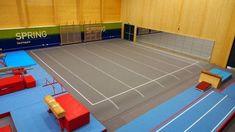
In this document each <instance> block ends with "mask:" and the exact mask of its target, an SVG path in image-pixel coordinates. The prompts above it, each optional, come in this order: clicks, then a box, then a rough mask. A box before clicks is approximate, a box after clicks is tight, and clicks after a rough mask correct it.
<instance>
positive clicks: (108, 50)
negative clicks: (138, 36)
mask: <svg viewBox="0 0 235 132" xmlns="http://www.w3.org/2000/svg"><path fill="white" fill-rule="evenodd" d="M98 46H99V45H98ZM99 47H100V48H102V49H104V50H106V51H108V52H111V53H112V54H116V55H118V56H121V57H124V58H127V59H129V60H132V61H134V62H136V63H139V64H142V65H145V66H147V67H149V68H152V69H154V70H157V71H160V72H162V73H164V74H167V72H166V71H164V70H159V69H157V68H155V67H153V66H150V65H148V64H145V63H142V62H140V61H137V60H135V59H133V58H131V57H127V56H124V55H121V54H119V53H117V52H115V53H114V52H112V51H111V50H109V49H107V48H104V47H101V46H99ZM171 76H173V77H174V78H176V79H177V80H180V78H178V77H177V76H175V75H171Z"/></svg>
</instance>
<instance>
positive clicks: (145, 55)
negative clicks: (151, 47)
mask: <svg viewBox="0 0 235 132" xmlns="http://www.w3.org/2000/svg"><path fill="white" fill-rule="evenodd" d="M118 47H120V48H122V49H125V48H123V47H121V46H120V45H118ZM130 51H131V50H130ZM132 52H135V53H136V54H138V55H141V56H145V57H147V58H150V59H152V60H155V61H159V62H162V63H165V64H167V65H171V66H173V67H176V68H181V67H179V66H177V65H175V64H171V63H169V62H166V61H163V60H157V59H156V58H153V57H151V56H147V55H145V54H143V53H138V52H136V51H132ZM185 71H187V72H189V73H191V74H192V72H191V71H189V70H187V69H185Z"/></svg>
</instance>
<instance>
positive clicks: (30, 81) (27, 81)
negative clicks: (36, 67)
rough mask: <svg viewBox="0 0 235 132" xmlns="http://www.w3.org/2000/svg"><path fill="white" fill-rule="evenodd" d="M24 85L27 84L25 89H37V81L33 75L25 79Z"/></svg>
mask: <svg viewBox="0 0 235 132" xmlns="http://www.w3.org/2000/svg"><path fill="white" fill-rule="evenodd" d="M24 83H25V88H33V87H36V80H35V79H34V78H33V76H31V75H29V76H25V77H24Z"/></svg>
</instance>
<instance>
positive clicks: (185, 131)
mask: <svg viewBox="0 0 235 132" xmlns="http://www.w3.org/2000/svg"><path fill="white" fill-rule="evenodd" d="M227 97H228V95H226V96H225V97H223V98H222V99H221V100H220V101H219V102H217V103H216V104H215V105H214V106H213V107H211V108H210V109H209V110H208V111H207V112H206V113H204V114H203V115H202V116H201V117H200V118H199V119H197V120H196V121H195V122H194V123H193V124H192V125H190V126H189V127H188V128H187V129H186V130H184V132H187V131H188V130H189V129H191V128H192V127H193V126H194V125H195V124H197V123H198V122H199V121H200V120H201V119H202V118H203V117H205V116H206V115H207V114H208V113H209V112H211V111H212V110H213V109H214V108H215V107H216V106H217V105H219V104H220V103H221V102H222V101H223V100H224V99H225V98H227Z"/></svg>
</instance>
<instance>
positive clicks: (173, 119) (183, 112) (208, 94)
mask: <svg viewBox="0 0 235 132" xmlns="http://www.w3.org/2000/svg"><path fill="white" fill-rule="evenodd" d="M212 93H214V91H211V92H210V93H209V94H207V95H206V96H204V97H203V98H201V99H200V100H199V101H198V102H196V103H195V104H193V105H192V106H190V107H189V108H188V109H186V110H185V111H184V112H182V113H180V114H179V115H178V116H176V117H175V118H173V119H172V120H171V121H170V122H168V123H167V124H165V125H163V126H162V127H160V128H159V129H158V130H157V132H159V131H161V130H162V129H164V128H165V127H166V126H168V125H169V124H171V123H172V122H173V121H175V120H176V119H177V118H179V117H180V116H181V115H183V114H184V113H186V112H187V111H189V110H190V109H192V108H193V107H194V106H195V105H197V104H198V103H200V102H201V101H203V100H204V99H205V98H207V97H208V96H209V95H211V94H212Z"/></svg>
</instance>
